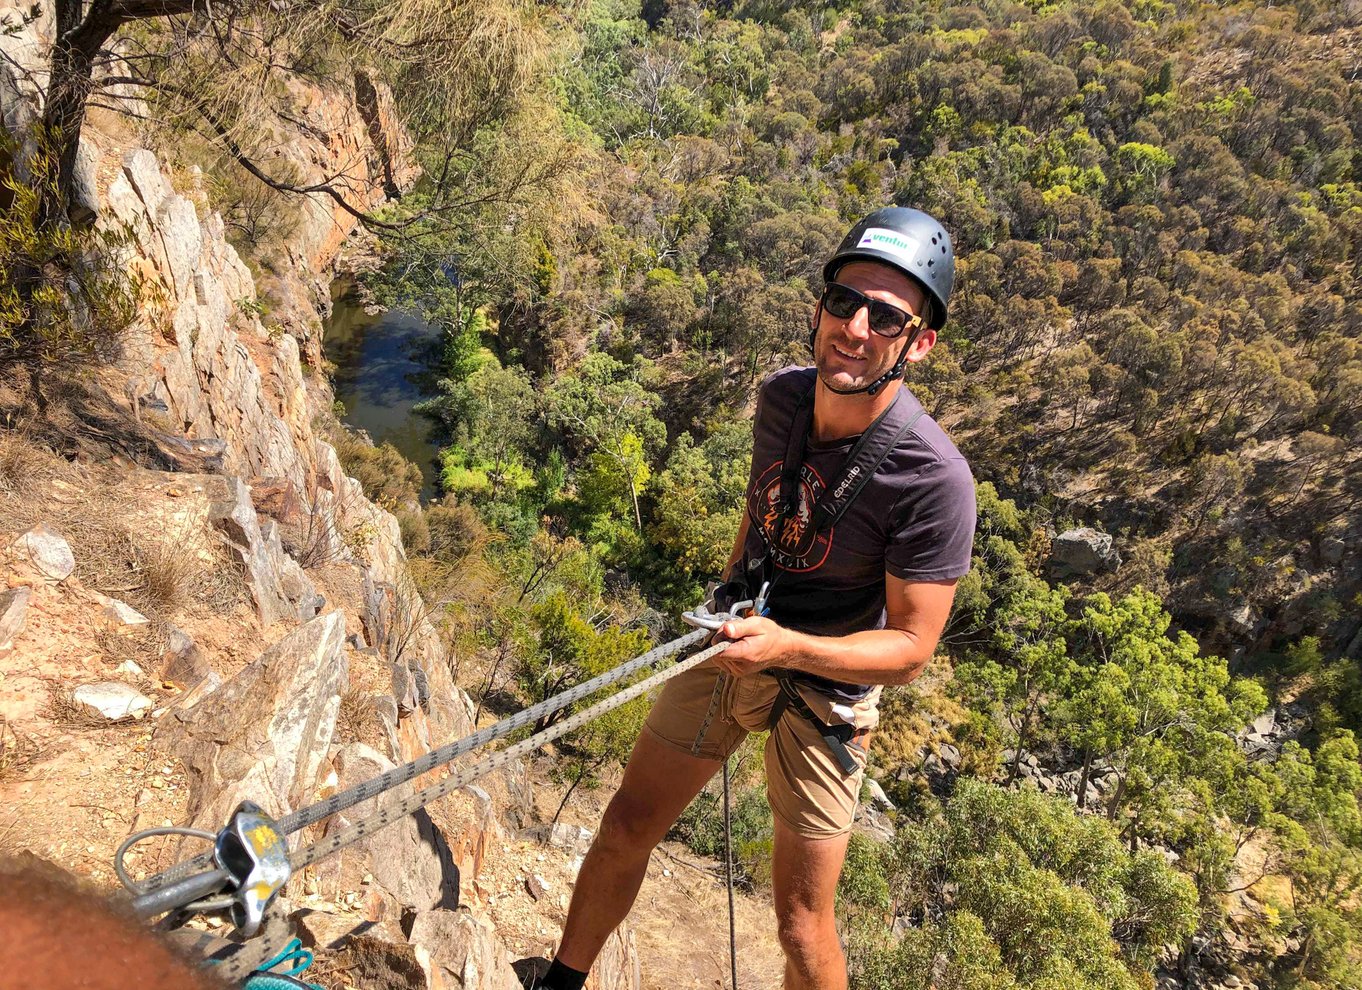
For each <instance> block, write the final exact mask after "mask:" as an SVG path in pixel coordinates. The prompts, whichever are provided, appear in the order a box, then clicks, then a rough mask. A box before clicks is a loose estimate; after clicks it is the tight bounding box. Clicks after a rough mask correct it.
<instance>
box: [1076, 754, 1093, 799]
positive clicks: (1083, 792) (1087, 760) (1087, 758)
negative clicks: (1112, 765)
mask: <svg viewBox="0 0 1362 990" xmlns="http://www.w3.org/2000/svg"><path fill="white" fill-rule="evenodd" d="M1091 772H1092V751H1091V750H1088V751H1087V752H1085V753H1084V754H1083V772H1082V773H1081V774H1079V775H1078V792H1077V795H1076V796H1077V798H1078V807H1079V809H1080V810H1082V809H1083V808H1086V807H1087V805H1088V774H1089V773H1091Z"/></svg>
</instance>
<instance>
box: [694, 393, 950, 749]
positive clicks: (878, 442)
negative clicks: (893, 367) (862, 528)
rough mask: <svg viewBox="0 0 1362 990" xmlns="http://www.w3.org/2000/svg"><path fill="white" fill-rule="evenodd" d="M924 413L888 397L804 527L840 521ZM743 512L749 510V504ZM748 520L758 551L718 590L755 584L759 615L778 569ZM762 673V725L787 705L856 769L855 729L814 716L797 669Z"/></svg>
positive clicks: (807, 421) (800, 417)
mask: <svg viewBox="0 0 1362 990" xmlns="http://www.w3.org/2000/svg"><path fill="white" fill-rule="evenodd" d="M804 374H806V375H807V376H808V384H807V387H806V388H805V389H804V391H803V392H801V393H800V395H799V397H798V399H797V400H796V406H795V414H794V418H793V420H792V422H791V424H790V433H789V438H788V440H787V441H786V447H785V459H784V461H783V462H782V464H781V473H780V514H779V516H778V517H777V520H776V528H775V533H776V534H777V535H779V534H781V533H783V532H784V531H785V528H786V526H787V525H788V524H789V522H790V520H791V519H792V518H794V517H795V516H796V514H797V513H798V511H799V502H800V485H801V479H800V475H801V473H802V472H803V467H804V456H805V453H806V452H807V449H808V442H809V434H810V432H811V431H812V429H813V396H814V389H815V386H816V384H817V380H818V379H817V373H816V372H814V371H813V370H812V369H810V370H809V371H807V372H805V373H804ZM924 415H926V411H925V410H924V409H922V408H920V407H919V408H918V409H916V410H914V409H912V403H911V402H910V401H909V400H908V398H907V395H906V393H904V392H900V393H899V394H898V395H897V396H895V397H894V401H893V402H892V403H891V404H890V406H889V408H888V409H886V410H885V411H884V412H882V413H880V415H879V416H878V417H876V419H875V421H874V422H872V423H871V424H870V426H869V427H868V428H867V429H866V431H865V432H864V433H862V434H861V436H860V437H859V438H858V439H857V440H856V442H855V443H854V444H853V445H852V448H851V450H850V451H849V452H848V453H847V456H846V459H845V460H844V461H843V462H842V467H841V470H840V471H839V472H838V474H837V477H836V479H835V480H834V481H833V482H832V483H831V484H829V485H828V486H827V487H826V488H825V489H824V491H823V493H822V495H820V496H819V498H818V501H817V502H815V503H814V505H813V507H812V509H811V510H810V511H809V518H808V526H809V529H810V530H811V531H812V534H813V536H814V537H816V536H817V535H818V534H820V533H823V532H825V531H829V530H831V529H832V528H833V527H835V526H836V525H837V523H838V522H839V521H841V519H842V517H843V516H845V515H846V513H847V510H849V509H850V508H851V506H852V504H853V503H854V502H855V501H856V499H857V497H858V496H859V495H860V494H861V492H862V491H864V490H865V486H866V485H867V484H869V483H870V479H871V478H873V477H874V476H875V473H876V472H877V471H878V470H879V468H880V465H881V464H883V463H884V460H885V458H886V457H888V456H889V454H890V452H891V451H893V450H894V448H895V447H896V446H898V444H899V442H900V441H901V440H902V439H903V438H904V437H905V436H907V435H908V432H909V431H910V430H911V429H912V428H913V427H914V426H915V425H916V424H917V421H918V420H919V419H921V418H922V417H923V416H924ZM748 511H749V513H750V512H751V509H750V507H749V510H748ZM750 523H751V526H752V527H753V528H754V529H755V530H756V533H757V535H758V537H759V538H760V539H761V542H762V546H763V553H762V554H761V556H760V557H758V558H755V559H751V558H748V557H747V556H746V554H744V557H743V561H742V575H741V576H740V577H738V578H737V579H736V580H733V581H730V582H729V584H728V585H726V586H725V588H723V589H720V590H721V592H725V591H726V593H728V594H732V595H735V596H736V595H741V594H743V593H744V592H745V591H746V589H747V588H751V587H760V589H761V591H760V594H759V595H758V596H757V597H758V599H759V600H760V601H761V604H762V609H761V611H760V612H757V613H756V614H762V615H764V614H765V612H766V608H765V606H766V602H767V600H768V599H769V597H770V594H771V591H772V589H773V588H774V587H775V585H776V583H777V582H778V581H779V580H780V576H781V575H782V574H783V573H784V571H783V570H782V569H780V568H779V567H778V566H777V564H776V547H775V546H774V545H773V543H772V541H771V538H770V537H769V536H768V535H767V532H766V529H765V528H764V527H763V526H762V525H761V522H760V520H758V519H756V518H754V517H750ZM743 604H746V603H745V602H743V603H739V605H743ZM737 610H738V607H737V606H735V607H734V611H737ZM687 621H690V620H687ZM763 673H764V674H766V675H767V676H770V677H774V678H776V680H777V681H778V682H779V685H780V693H779V695H777V697H776V701H775V704H774V705H773V706H772V708H771V716H770V719H769V721H768V723H767V725H768V727H769V728H771V729H774V728H775V727H776V724H777V723H778V722H779V721H780V719H781V717H782V716H783V715H784V714H785V710H786V709H787V708H791V709H793V710H794V711H795V712H796V713H797V714H798V715H800V716H801V717H802V718H804V719H807V720H808V721H809V722H811V723H812V724H813V726H814V728H815V729H817V730H818V734H819V735H820V736H821V737H822V738H823V741H824V742H825V743H826V744H827V746H828V749H829V750H830V751H831V753H832V755H833V758H834V759H836V760H837V765H838V766H839V767H841V768H842V771H843V772H844V773H846V774H847V775H848V776H850V775H852V774H854V773H856V772H857V771H858V770H859V769H860V766H859V764H858V763H857V762H856V760H855V758H854V757H853V756H852V755H851V752H850V750H849V749H848V748H847V743H848V742H849V741H850V740H851V739H852V738H853V736H854V735H855V731H856V730H855V728H854V727H853V726H851V725H848V724H845V723H839V724H836V725H829V724H828V723H826V722H824V721H823V720H822V719H820V718H819V717H818V716H817V715H816V714H815V713H814V712H813V710H812V709H811V708H810V707H809V705H808V702H806V701H805V700H804V698H803V696H802V695H800V693H799V687H798V684H799V680H800V679H799V676H798V675H797V674H795V673H792V672H791V671H787V670H783V669H780V668H771V669H770V670H767V671H763ZM717 691H718V688H717V686H716V695H715V697H714V699H712V700H711V703H710V715H709V716H707V718H706V723H705V725H706V728H708V723H709V721H710V719H711V718H712V716H713V712H714V709H715V705H716V704H717V702H718V699H719V695H718V693H717ZM698 744H699V740H697V746H698Z"/></svg>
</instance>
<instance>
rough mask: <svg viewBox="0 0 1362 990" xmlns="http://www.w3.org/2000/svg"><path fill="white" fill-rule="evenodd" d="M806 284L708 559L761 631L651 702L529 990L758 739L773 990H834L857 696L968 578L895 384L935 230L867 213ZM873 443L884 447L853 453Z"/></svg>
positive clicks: (911, 651)
mask: <svg viewBox="0 0 1362 990" xmlns="http://www.w3.org/2000/svg"><path fill="white" fill-rule="evenodd" d="M823 275H824V281H825V282H826V286H825V288H824V291H823V295H822V297H821V299H820V301H819V304H818V306H817V308H816V309H815V311H814V315H813V320H812V327H811V329H812V347H813V356H814V368H813V369H799V368H787V369H784V370H782V371H779V372H777V373H775V374H774V375H772V376H771V377H770V378H769V379H767V381H766V382H765V383H764V384H763V386H762V390H761V395H760V398H759V401H758V404H757V412H756V416H755V418H754V420H753V440H754V443H753V455H752V468H751V474H750V477H749V481H748V490H747V512H746V514H745V519H744V521H743V525H742V527H741V530H740V532H739V534H738V540H737V545H736V547H735V548H734V552H733V556H732V558H731V560H730V562H729V570H730V575H733V574H736V575H737V577H738V578H739V581H740V582H741V587H740V588H738V589H736V590H734V589H730V591H731V595H730V599H731V600H732V599H736V598H739V597H743V598H746V597H753V595H754V594H755V593H757V592H759V591H760V590H761V588H762V587H765V588H766V589H767V594H766V595H763V596H761V597H762V598H765V599H766V600H767V606H768V610H767V613H766V614H765V615H757V616H752V617H749V618H743V619H738V620H734V621H730V622H727V623H725V624H724V626H723V628H722V631H721V634H722V636H723V637H725V638H727V639H729V640H731V641H732V642H731V643H730V645H729V647H728V649H727V650H726V651H725V652H724V653H721V654H719V655H718V656H717V657H716V658H714V660H713V661H710V662H708V663H706V664H703V665H701V666H700V667H697V668H695V669H694V670H692V671H690V672H688V673H686V674H683V675H681V676H679V677H677V678H674V679H673V680H671V681H669V682H668V684H667V686H666V688H665V689H664V690H663V692H662V694H661V696H660V697H659V699H658V701H657V704H656V705H655V706H654V708H653V710H652V713H651V714H650V715H649V717H648V722H647V725H646V728H645V731H644V732H643V733H642V734H641V735H640V736H639V739H638V742H637V743H636V745H635V747H634V751H633V755H632V756H631V757H630V759H629V763H628V766H627V767H626V768H625V772H624V780H623V782H622V783H621V785H620V789H619V791H618V792H617V793H616V794H615V796H614V798H613V799H612V801H611V802H610V806H609V808H608V809H607V810H606V813H605V816H604V818H603V820H602V822H601V827H600V830H599V832H598V834H597V836H596V840H595V842H594V844H593V845H592V847H591V851H590V852H589V853H588V854H587V856H586V859H585V861H584V862H583V864H582V869H581V873H580V875H579V877H578V882H577V886H576V890H575V892H574V894H573V898H572V906H571V909H570V911H569V914H568V920H567V924H566V927H565V930H564V933H563V940H562V944H561V945H560V947H559V950H558V955H557V957H556V958H555V959H554V961H553V964H552V966H551V967H550V970H549V972H548V973H547V974H546V976H545V978H544V981H543V983H542V986H543V987H545V988H549V990H580V987H581V986H582V982H583V981H584V980H585V978H586V971H587V970H588V969H589V968H590V967H591V964H592V963H593V962H594V960H595V958H596V955H597V954H598V953H599V952H600V950H601V947H602V946H603V945H604V943H605V940H606V938H607V937H608V936H609V935H610V933H611V932H612V931H613V930H614V929H615V927H616V926H617V925H618V924H619V923H620V922H621V921H623V920H624V917H625V915H626V914H627V913H628V911H629V908H630V907H631V906H632V904H633V901H634V898H635V897H636V896H637V894H638V889H639V886H640V884H641V883H642V880H643V876H644V873H645V871H646V868H647V864H648V858H649V855H650V854H651V851H652V849H653V847H654V846H655V845H656V844H657V843H658V842H659V841H660V840H661V839H662V838H663V836H664V835H665V834H666V832H667V830H668V829H669V828H670V827H671V825H672V824H673V823H674V822H675V820H676V818H677V816H678V815H680V813H681V811H682V810H684V809H685V807H686V805H687V804H689V803H690V801H691V799H692V798H694V797H695V795H696V794H697V793H698V792H699V791H700V789H701V788H702V787H704V785H705V783H706V782H707V781H708V780H709V779H710V778H711V777H712V776H713V775H714V773H715V771H716V770H717V769H718V768H719V767H720V766H721V764H722V761H723V759H724V758H725V757H726V756H727V755H728V754H730V753H731V752H732V751H733V750H734V749H735V748H736V747H737V746H738V745H739V743H741V741H742V739H743V738H744V737H745V736H746V735H747V733H749V732H755V731H761V730H763V729H765V728H767V727H768V726H769V727H770V729H771V735H770V738H769V740H768V741H767V745H766V775H767V794H768V797H769V798H770V804H771V810H772V812H773V814H774V818H775V826H774V827H775V841H774V852H773V862H772V888H773V893H774V897H775V906H776V915H777V918H778V922H779V936H780V943H781V947H782V948H783V949H784V952H785V956H786V966H785V988H786V990H814V988H817V990H843V988H845V987H846V985H847V973H846V962H845V958H844V956H843V954H842V950H841V946H840V943H839V941H838V937H837V931H836V924H835V918H834V913H833V907H834V894H835V890H836V887H837V879H838V875H839V874H840V872H841V868H842V861H843V858H844V856H845V853H846V847H847V842H848V838H849V835H850V829H851V823H852V817H853V815H854V813H855V810H856V800H857V796H858V794H859V792H860V787H861V778H862V775H863V771H864V767H865V761H866V755H867V750H868V743H869V733H870V729H871V728H873V726H874V725H875V724H876V721H877V714H876V710H875V708H876V702H877V700H878V697H879V691H880V687H879V686H880V685H884V684H906V683H908V682H909V681H911V680H913V678H915V677H917V676H918V674H919V673H921V672H922V669H923V668H924V667H925V666H926V664H927V661H928V660H929V659H930V658H931V655H932V652H933V650H934V649H935V648H936V644H937V640H938V638H939V637H940V635H941V630H942V628H943V627H944V625H945V622H946V618H947V616H948V614H949V612H950V608H951V603H952V601H953V600H954V597H955V583H956V580H957V579H958V578H959V577H961V576H962V575H963V574H965V573H966V571H968V569H969V561H970V549H971V546H972V542H973V534H974V514H975V503H974V484H973V479H972V478H971V476H970V471H969V467H968V465H967V464H966V463H965V460H964V458H963V457H962V456H961V455H960V452H959V451H958V450H956V448H955V446H954V445H953V444H952V443H951V441H950V440H949V439H948V438H947V437H946V435H945V433H944V432H942V430H941V428H940V427H939V426H937V425H936V423H934V422H933V421H932V420H931V419H930V418H929V417H927V416H926V415H925V414H924V413H923V411H922V409H921V406H920V405H919V404H918V402H917V400H916V399H914V398H913V397H912V396H911V394H909V393H908V391H907V390H906V389H904V388H903V387H902V385H901V383H900V379H901V378H902V377H903V374H904V371H905V369H906V368H907V366H908V365H911V364H914V363H916V362H918V361H921V360H922V359H924V358H925V357H926V356H927V354H928V352H930V351H931V349H932V346H933V345H934V344H935V342H936V334H937V331H938V330H939V329H940V328H941V327H942V325H943V324H944V323H945V321H946V311H947V305H948V303H949V300H950V292H951V286H952V282H953V280H954V257H953V253H952V249H951V242H950V238H949V237H947V235H946V232H945V230H944V229H943V228H942V227H941V225H940V224H939V223H937V222H936V221H935V220H933V219H932V218H931V217H930V216H928V215H927V214H925V213H922V212H920V211H917V210H909V209H902V208H897V207H889V208H886V209H882V210H877V211H876V212H874V213H872V214H871V215H870V216H868V217H866V218H865V219H864V220H862V221H861V222H860V223H858V224H857V225H856V226H855V227H853V228H852V229H851V231H850V233H848V235H847V237H846V239H845V240H843V242H842V244H841V246H840V247H839V248H838V250H837V252H836V254H835V255H834V256H833V257H832V259H831V260H830V261H829V262H828V263H827V265H826V267H825V268H824V273H823ZM810 400H811V402H810ZM810 410H811V412H810ZM889 434H892V435H889ZM862 435H864V436H865V437H866V438H867V439H866V441H864V442H862V443H858V440H859V439H860V438H861V437H862ZM886 436H888V439H884V438H885V437H886ZM876 438H879V440H878V442H879V443H880V444H881V446H882V447H883V448H884V449H883V450H882V451H880V452H879V453H878V454H875V453H873V452H872V454H870V455H866V454H864V453H861V450H862V448H863V447H865V446H866V445H869V446H871V447H873V446H874V444H875V442H876ZM867 456H869V457H870V460H868V461H867V460H865V459H864V458H865V457H867ZM852 462H854V463H855V465H856V466H854V467H853V466H850V465H851V463H852ZM860 483H864V488H859V487H858V484H860ZM836 512H840V513H841V514H840V515H836ZM772 675H775V676H772Z"/></svg>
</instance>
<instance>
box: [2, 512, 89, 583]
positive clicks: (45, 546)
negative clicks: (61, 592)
mask: <svg viewBox="0 0 1362 990" xmlns="http://www.w3.org/2000/svg"><path fill="white" fill-rule="evenodd" d="M13 547H14V550H15V551H16V552H17V553H18V555H19V557H20V558H21V559H22V560H24V561H26V562H27V563H28V564H30V565H31V566H32V567H33V569H34V570H36V571H37V572H38V573H39V574H41V575H42V576H43V577H44V578H46V579H47V580H49V581H65V580H66V579H67V578H69V577H70V576H71V573H72V572H73V571H74V570H75V569H76V558H75V555H74V554H73V553H71V544H69V543H67V542H66V540H65V538H64V537H63V536H62V535H61V534H60V533H58V532H57V531H56V530H55V529H53V528H52V527H51V526H49V525H48V524H47V523H45V522H40V523H38V525H36V526H34V527H33V528H32V529H30V530H29V531H28V532H27V533H25V534H24V535H23V536H21V537H19V538H18V539H17V540H15V541H14V544H13Z"/></svg>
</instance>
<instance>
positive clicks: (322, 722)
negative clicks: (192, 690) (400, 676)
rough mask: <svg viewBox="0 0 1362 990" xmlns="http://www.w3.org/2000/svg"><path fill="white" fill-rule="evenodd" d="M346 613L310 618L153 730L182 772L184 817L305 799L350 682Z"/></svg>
mask: <svg viewBox="0 0 1362 990" xmlns="http://www.w3.org/2000/svg"><path fill="white" fill-rule="evenodd" d="M344 645H345V617H344V616H343V615H342V614H341V613H339V612H331V613H328V614H326V615H321V616H318V617H317V618H315V619H313V620H312V621H311V622H309V623H307V624H306V625H304V626H302V627H301V628H299V629H297V630H295V631H294V632H293V633H291V634H290V635H288V636H286V637H285V638H284V639H282V640H280V641H279V642H278V643H276V644H275V645H274V646H272V647H271V648H270V649H268V650H266V651H265V652H264V653H263V654H261V655H260V657H259V658H258V659H257V660H255V662H253V663H251V664H250V665H249V666H247V667H246V668H245V669H244V670H242V671H241V672H240V673H238V674H237V675H236V676H235V677H233V678H232V679H231V680H230V681H228V682H227V683H226V684H224V685H223V686H222V687H220V688H218V689H217V690H216V691H214V692H213V693H212V694H211V695H209V696H208V697H207V698H205V699H204V700H203V701H201V702H199V704H197V705H195V706H194V708H193V709H192V710H191V711H184V710H181V709H178V708H171V709H170V710H169V711H168V712H167V713H166V715H165V717H164V718H163V719H162V720H161V722H160V725H159V726H158V728H157V731H156V736H155V745H156V747H157V749H158V750H160V751H161V752H163V753H168V754H171V755H173V756H176V757H178V758H179V759H180V761H181V762H182V763H183V764H184V767H185V770H186V772H187V774H188V777H189V808H188V812H189V818H190V820H191V821H192V822H193V823H195V824H196V825H198V826H199V827H203V828H212V829H217V828H221V827H222V824H223V823H224V822H225V821H226V820H227V816H228V814H230V813H231V811H232V810H233V809H235V807H236V806H237V804H238V803H239V802H240V801H242V800H246V799H249V800H252V801H254V802H255V803H256V804H258V805H260V807H261V808H263V809H264V810H265V811H266V812H267V813H268V814H271V815H274V816H276V817H279V816H282V815H285V814H287V813H288V812H290V811H293V810H295V809H297V808H299V807H302V806H303V805H306V804H308V803H310V802H311V801H312V799H313V797H314V796H315V794H316V791H317V785H318V781H319V774H320V771H321V769H322V766H323V763H324V761H325V758H326V755H327V749H328V747H329V746H330V744H331V738H332V735H333V733H334V731H335V725H336V713H337V712H338V711H339V710H340V696H341V693H342V692H344V691H345V690H346V688H347V687H348V685H349V672H348V665H347V663H346V659H345V652H344Z"/></svg>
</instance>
